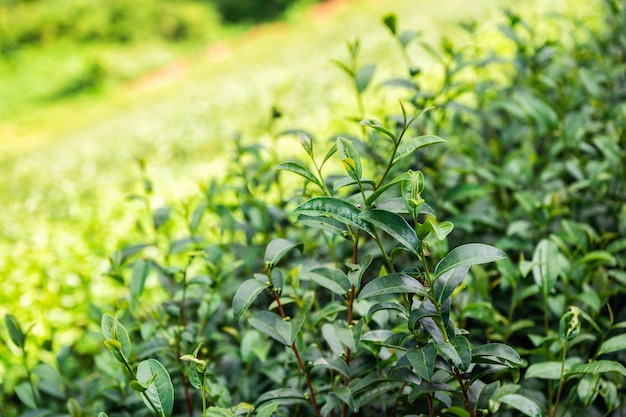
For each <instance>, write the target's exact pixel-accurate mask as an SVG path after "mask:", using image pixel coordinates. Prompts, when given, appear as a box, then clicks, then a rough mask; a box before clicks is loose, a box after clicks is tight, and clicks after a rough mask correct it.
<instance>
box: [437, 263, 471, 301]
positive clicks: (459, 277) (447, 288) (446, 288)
mask: <svg viewBox="0 0 626 417" xmlns="http://www.w3.org/2000/svg"><path fill="white" fill-rule="evenodd" d="M469 269H470V266H469V265H461V266H459V267H458V268H454V269H450V270H448V271H447V272H445V273H443V274H441V275H440V276H439V277H438V278H437V280H436V281H435V285H434V287H435V297H436V298H437V300H439V303H440V304H442V303H443V302H444V301H446V300H447V299H448V298H449V297H450V296H451V295H452V293H453V292H454V290H455V289H456V288H457V287H458V286H459V285H460V284H461V282H463V279H464V278H465V276H466V275H467V273H468V272H469Z"/></svg>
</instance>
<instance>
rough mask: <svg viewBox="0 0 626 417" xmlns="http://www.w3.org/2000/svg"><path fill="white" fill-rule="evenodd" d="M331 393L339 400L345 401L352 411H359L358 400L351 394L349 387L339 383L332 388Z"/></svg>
mask: <svg viewBox="0 0 626 417" xmlns="http://www.w3.org/2000/svg"><path fill="white" fill-rule="evenodd" d="M332 393H333V394H335V395H336V396H337V398H339V399H340V400H341V401H343V402H344V403H346V405H347V406H348V407H349V408H350V410H351V411H352V412H353V413H357V412H358V411H359V405H358V401H357V399H356V398H354V397H353V396H352V391H351V390H350V387H346V386H343V385H339V386H338V387H336V388H334V389H333V390H332Z"/></svg>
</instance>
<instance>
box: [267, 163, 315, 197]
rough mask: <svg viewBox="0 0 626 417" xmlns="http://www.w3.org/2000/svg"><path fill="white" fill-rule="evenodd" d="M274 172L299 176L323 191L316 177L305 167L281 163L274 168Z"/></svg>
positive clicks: (297, 164)
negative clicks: (279, 171)
mask: <svg viewBox="0 0 626 417" xmlns="http://www.w3.org/2000/svg"><path fill="white" fill-rule="evenodd" d="M274 169H276V170H283V171H289V172H292V173H294V174H297V175H300V176H301V177H302V178H304V179H306V180H307V181H309V182H312V183H313V184H315V185H317V186H318V187H319V189H320V190H324V187H322V184H321V183H320V181H319V180H318V179H317V177H316V176H315V175H314V174H313V173H312V172H311V171H310V170H309V169H307V168H306V167H304V166H302V165H300V164H299V163H297V162H281V163H280V164H278V165H276V166H275V167H274Z"/></svg>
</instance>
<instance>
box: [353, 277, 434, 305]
mask: <svg viewBox="0 0 626 417" xmlns="http://www.w3.org/2000/svg"><path fill="white" fill-rule="evenodd" d="M387 294H418V295H420V296H423V297H427V296H428V293H427V292H426V290H425V289H424V286H423V285H422V284H421V283H420V282H419V281H418V280H416V279H415V278H413V277H411V276H409V275H406V274H402V273H397V274H390V275H385V276H383V277H380V278H376V279H374V280H372V281H370V282H369V283H367V284H366V285H365V286H364V287H363V289H361V291H360V292H359V295H358V297H357V299H358V300H364V299H366V298H369V297H375V296H377V295H387Z"/></svg>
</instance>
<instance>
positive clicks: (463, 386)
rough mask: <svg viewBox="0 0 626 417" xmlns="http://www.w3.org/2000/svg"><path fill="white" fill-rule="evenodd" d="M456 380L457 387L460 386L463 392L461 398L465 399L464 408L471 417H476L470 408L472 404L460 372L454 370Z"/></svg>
mask: <svg viewBox="0 0 626 417" xmlns="http://www.w3.org/2000/svg"><path fill="white" fill-rule="evenodd" d="M454 371H455V375H456V380H457V381H459V385H460V386H461V390H462V391H463V397H464V398H465V408H467V411H469V413H470V416H471V417H476V413H475V412H474V409H473V408H472V404H471V403H470V399H469V395H468V393H467V387H465V383H464V382H463V378H462V377H461V372H459V370H458V369H455V370H454Z"/></svg>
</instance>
